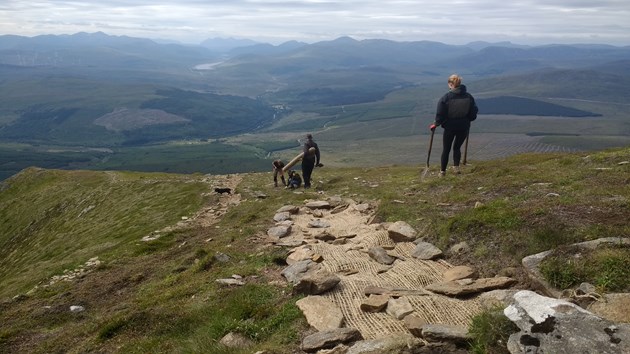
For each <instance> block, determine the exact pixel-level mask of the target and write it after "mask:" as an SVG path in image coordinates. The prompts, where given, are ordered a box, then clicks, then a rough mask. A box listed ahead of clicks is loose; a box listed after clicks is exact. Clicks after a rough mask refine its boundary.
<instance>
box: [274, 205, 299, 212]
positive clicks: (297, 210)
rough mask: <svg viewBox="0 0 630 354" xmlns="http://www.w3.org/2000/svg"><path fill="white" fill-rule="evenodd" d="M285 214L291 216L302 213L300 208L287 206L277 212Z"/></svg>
mask: <svg viewBox="0 0 630 354" xmlns="http://www.w3.org/2000/svg"><path fill="white" fill-rule="evenodd" d="M285 212H288V213H290V214H297V213H299V212H300V208H298V207H296V206H295V205H285V206H283V207H282V208H280V209H278V210H277V211H276V213H285Z"/></svg>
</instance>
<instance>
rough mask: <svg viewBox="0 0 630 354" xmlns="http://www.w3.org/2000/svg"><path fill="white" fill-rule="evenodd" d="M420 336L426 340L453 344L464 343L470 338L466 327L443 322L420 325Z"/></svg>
mask: <svg viewBox="0 0 630 354" xmlns="http://www.w3.org/2000/svg"><path fill="white" fill-rule="evenodd" d="M422 338H424V339H425V340H427V341H428V342H449V343H455V344H464V343H466V342H468V341H469V340H470V339H471V337H470V336H469V335H468V328H466V327H464V326H453V325H445V324H425V325H424V326H422Z"/></svg>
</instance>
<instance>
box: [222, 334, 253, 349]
mask: <svg viewBox="0 0 630 354" xmlns="http://www.w3.org/2000/svg"><path fill="white" fill-rule="evenodd" d="M219 343H221V344H222V345H224V346H226V347H228V348H240V349H242V348H247V347H250V346H252V345H253V344H254V342H253V341H252V340H251V339H249V338H247V337H245V336H244V335H242V334H240V333H235V332H230V333H228V334H226V335H225V336H224V337H223V338H221V340H220V341H219Z"/></svg>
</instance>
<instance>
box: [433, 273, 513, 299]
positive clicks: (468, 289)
mask: <svg viewBox="0 0 630 354" xmlns="http://www.w3.org/2000/svg"><path fill="white" fill-rule="evenodd" d="M514 283H516V280H514V279H512V278H508V277H494V278H481V279H477V280H471V281H470V283H469V284H467V283H462V282H461V281H448V282H442V283H434V284H429V285H427V286H426V287H425V290H428V291H432V292H434V293H438V294H443V295H447V296H462V295H468V294H475V293H480V292H482V291H487V290H493V289H502V288H507V287H509V286H510V285H512V284H514Z"/></svg>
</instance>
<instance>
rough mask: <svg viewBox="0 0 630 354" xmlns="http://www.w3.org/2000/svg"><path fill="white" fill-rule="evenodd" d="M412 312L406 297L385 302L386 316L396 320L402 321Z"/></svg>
mask: <svg viewBox="0 0 630 354" xmlns="http://www.w3.org/2000/svg"><path fill="white" fill-rule="evenodd" d="M412 312H413V306H411V303H410V302H409V299H407V298H406V297H400V298H398V299H393V298H390V299H389V301H388V302H387V314H389V315H390V316H392V317H394V318H395V319H397V320H402V319H403V318H405V316H407V315H409V314H411V313H412Z"/></svg>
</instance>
